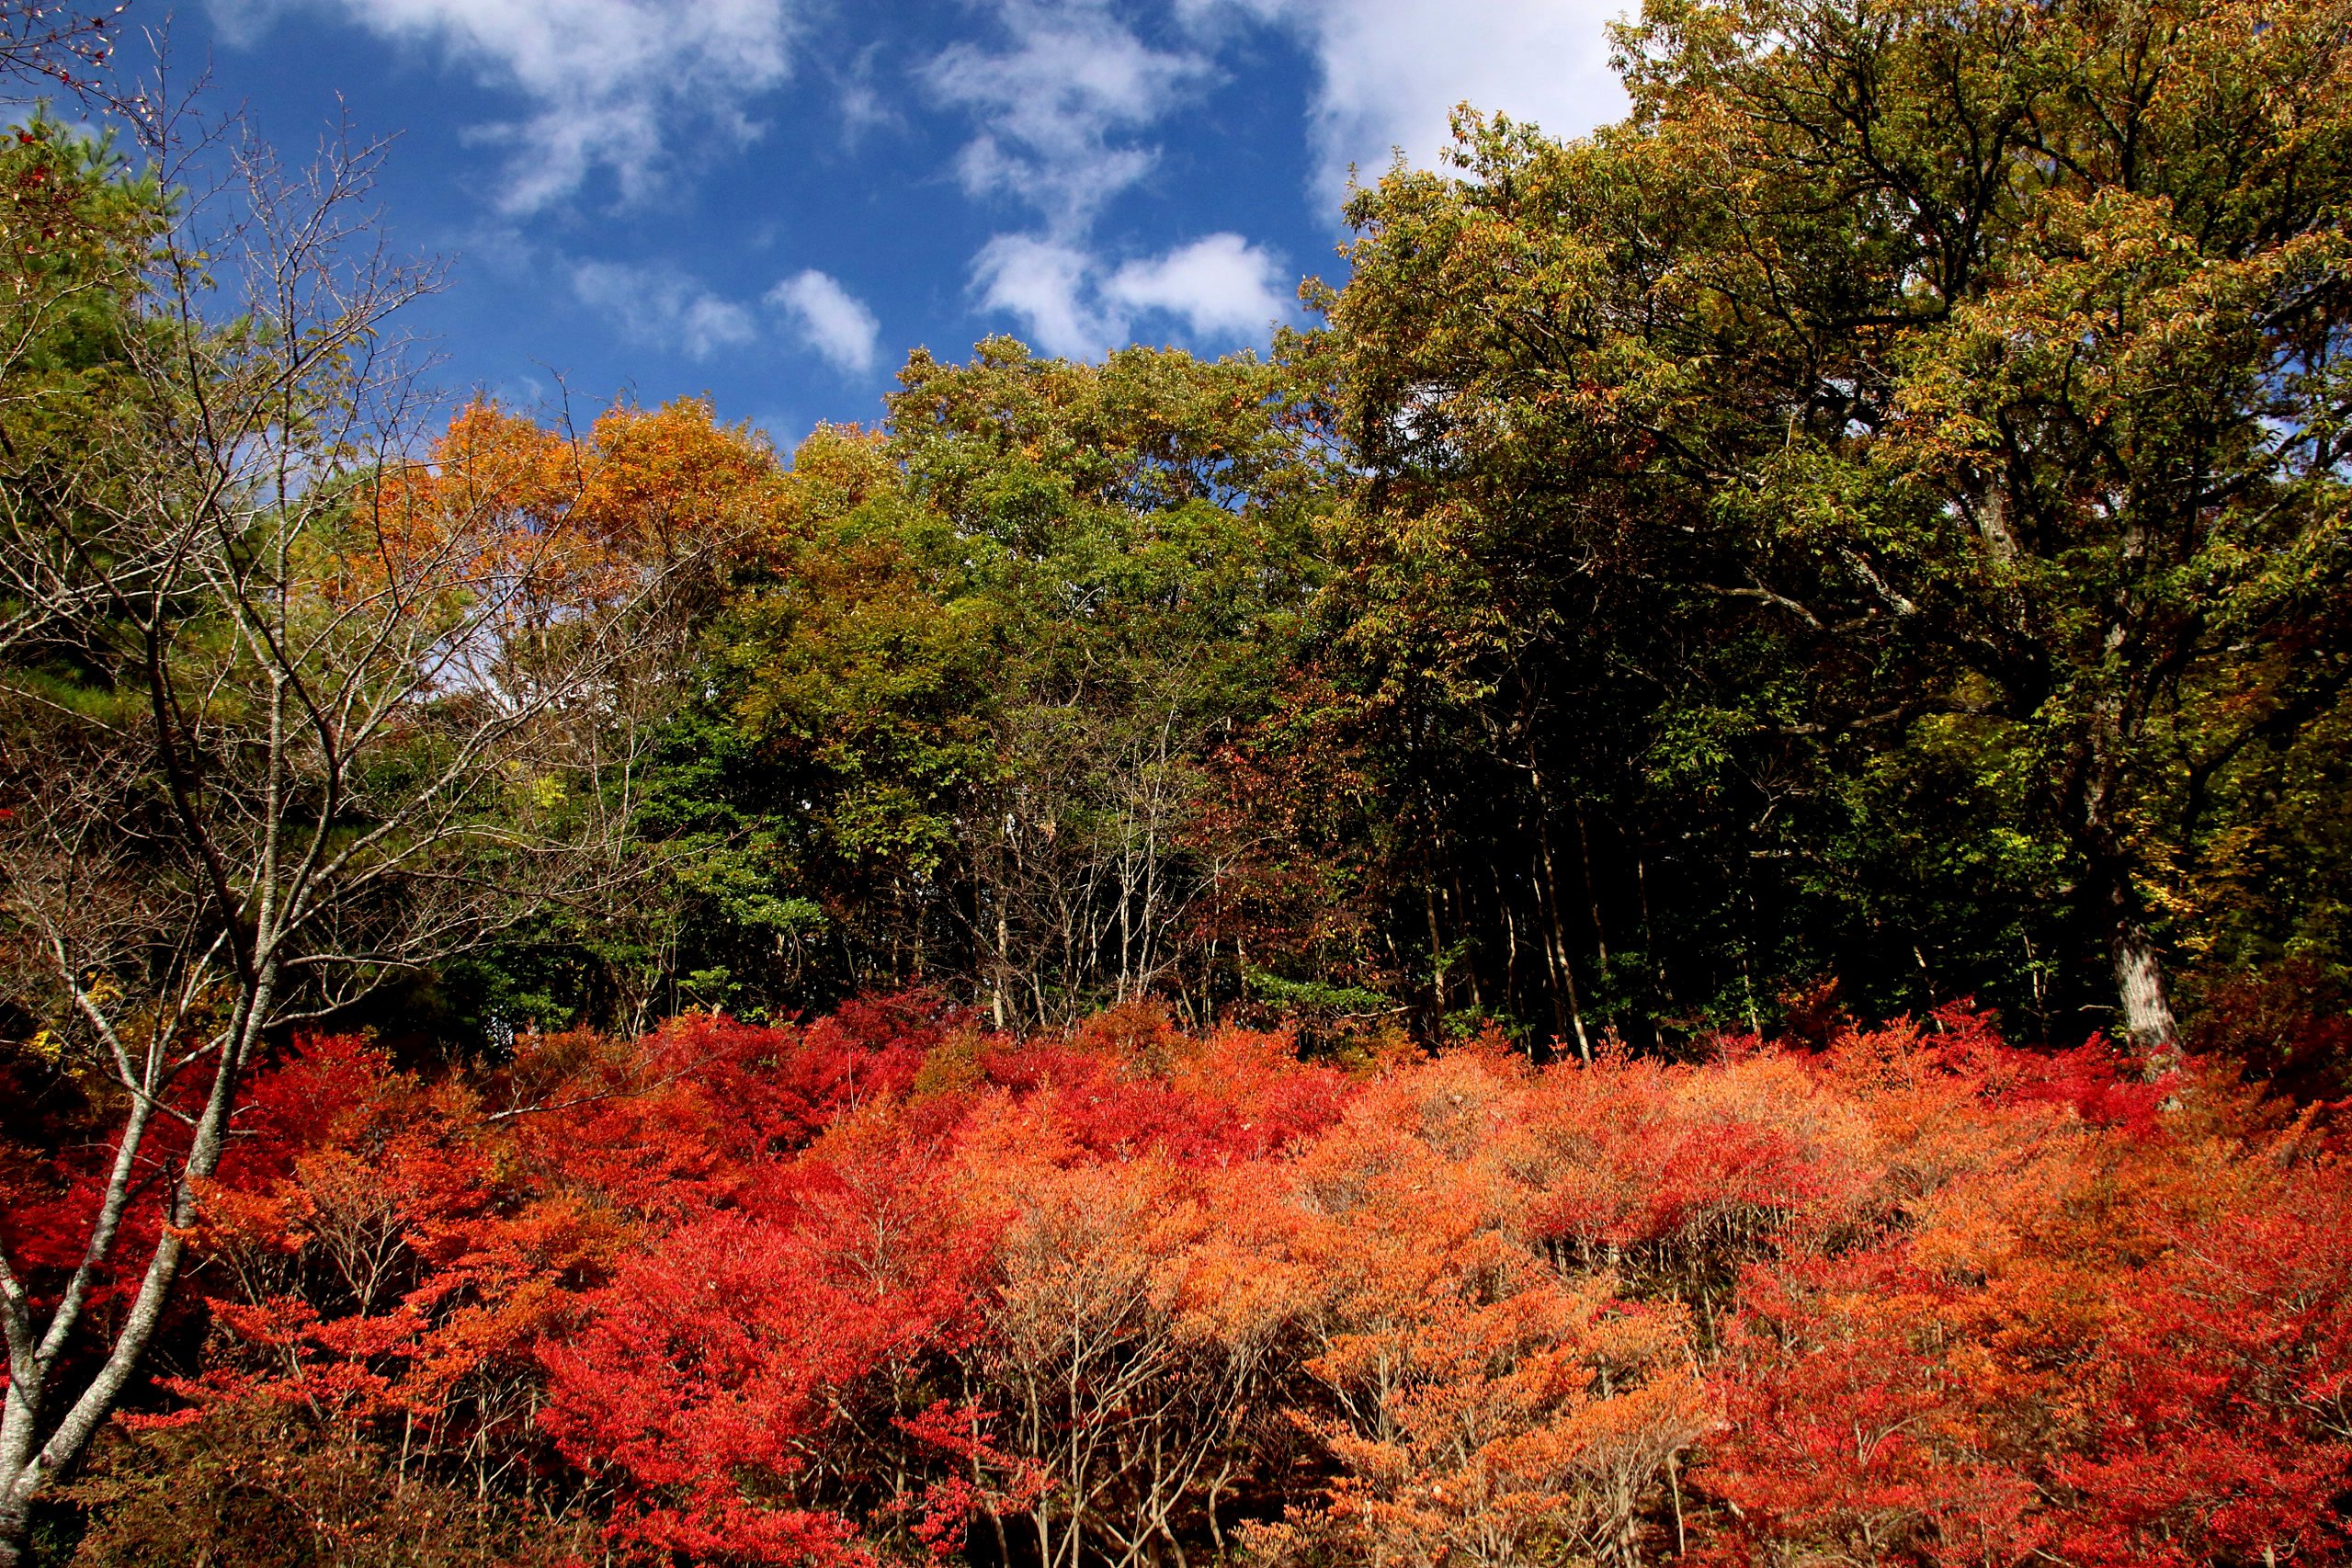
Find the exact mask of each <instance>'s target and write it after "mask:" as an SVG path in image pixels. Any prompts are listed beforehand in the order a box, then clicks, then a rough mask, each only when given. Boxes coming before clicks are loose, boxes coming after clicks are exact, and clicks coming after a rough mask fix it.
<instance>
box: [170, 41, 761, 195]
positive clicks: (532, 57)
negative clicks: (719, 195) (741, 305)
mask: <svg viewBox="0 0 2352 1568" xmlns="http://www.w3.org/2000/svg"><path fill="white" fill-rule="evenodd" d="M298 7H299V8H301V9H307V10H314V11H324V12H327V13H330V14H333V15H336V16H340V17H344V18H345V19H346V20H348V21H350V22H352V23H354V24H356V25H357V26H358V27H361V28H365V29H366V30H367V31H368V32H369V33H371V34H373V35H375V36H376V37H377V38H379V39H381V40H385V41H387V42H392V43H406V44H414V45H419V46H423V47H427V48H433V49H437V50H439V51H442V52H444V53H445V54H446V55H447V56H448V57H449V60H450V61H451V62H453V63H456V64H458V65H460V66H461V67H463V68H465V69H467V70H470V71H472V73H473V74H474V75H475V76H477V77H478V78H479V79H480V80H481V81H482V83H483V85H485V86H488V87H491V88H493V89H495V90H499V91H504V92H508V93H512V94H514V95H516V96H517V97H520V98H521V99H522V100H523V101H524V103H525V104H526V105H527V106H528V107H527V108H526V111H525V112H524V114H523V115H522V116H521V117H520V118H518V119H512V120H506V121H501V122H498V123H494V124H490V125H484V126H481V127H478V128H476V130H475V132H474V134H475V135H476V136H477V137H479V138H480V139H481V140H483V142H489V143H492V144H494V145H498V146H503V147H505V148H506V149H508V153H509V156H508V162H507V166H506V179H505V182H504V184H503V186H502V187H501V188H500V191H499V197H498V199H499V205H500V206H501V207H502V208H504V209H505V210H507V211H508V212H510V213H515V214H522V213H528V212H532V211H537V210H540V209H542V208H545V207H547V206H549V205H551V204H552V203H554V202H556V201H559V200H562V199H564V198H566V197H568V196H571V195H573V194H574V192H576V191H577V190H578V189H579V188H580V187H581V185H582V184H583V183H584V182H585V180H586V179H587V178H588V176H590V174H592V173H593V172H595V171H597V170H599V169H602V170H607V171H609V172H610V173H611V175H612V176H613V177H614V179H615V180H616V181H617V182H618V184H619V187H620V192H621V195H622V197H623V199H629V200H636V199H642V197H644V196H645V195H646V194H648V193H649V192H650V191H651V190H652V189H653V187H654V186H655V185H656V184H657V183H658V181H659V180H660V178H661V177H662V175H663V173H664V171H665V169H666V168H667V166H668V165H669V154H670V151H671V147H672V144H673V142H674V140H675V139H676V137H678V136H679V135H680V134H682V133H684V132H687V131H692V132H695V133H698V134H710V133H715V134H718V135H722V136H724V137H727V138H729V139H730V140H734V141H738V142H740V141H743V140H746V139H748V138H749V137H750V136H752V135H753V134H754V133H755V131H756V127H755V126H754V124H753V122H752V121H751V119H750V118H749V117H748V115H747V114H746V112H745V105H746V104H747V103H748V102H749V100H750V99H752V98H753V97H756V96H757V95H758V94H760V93H763V92H766V91H767V90H769V89H770V88H773V87H775V86H777V85H779V84H781V83H782V82H783V81H784V79H785V78H786V76H787V75H788V74H790V66H791V61H790V44H791V42H792V40H793V35H794V33H795V30H796V28H795V17H794V12H793V0H210V8H211V11H212V14H213V17H214V18H215V20H216V22H217V23H218V24H219V25H220V27H221V28H222V31H223V32H224V33H225V34H227V35H228V36H230V37H231V38H233V39H237V40H242V41H248V42H252V41H257V40H259V38H260V36H261V34H262V33H263V32H264V31H266V30H267V28H268V26H269V24H270V23H271V21H272V20H274V19H275V17H278V15H280V14H282V13H284V12H286V11H288V10H291V9H295V8H298Z"/></svg>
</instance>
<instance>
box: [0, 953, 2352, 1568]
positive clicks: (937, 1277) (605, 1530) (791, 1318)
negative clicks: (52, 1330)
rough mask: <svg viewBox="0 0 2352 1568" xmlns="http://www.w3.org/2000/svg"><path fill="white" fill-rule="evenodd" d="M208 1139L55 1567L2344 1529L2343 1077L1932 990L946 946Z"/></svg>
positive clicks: (1982, 1539)
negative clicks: (2159, 1057) (1739, 997)
mask: <svg viewBox="0 0 2352 1568" xmlns="http://www.w3.org/2000/svg"><path fill="white" fill-rule="evenodd" d="M240 1132H241V1136H240V1137H239V1138H238V1139H237V1140H236V1141H235V1142H234V1152H233V1157H232V1158H230V1159H229V1160H228V1161H226V1162H225V1163H224V1165H223V1166H222V1173H221V1176H220V1178H219V1180H218V1182H217V1184H216V1185H215V1187H214V1188H213V1189H212V1190H211V1191H210V1193H209V1194H208V1198H207V1202H206V1206H205V1218H204V1221H203V1228H202V1231H201V1233H200V1235H199V1244H200V1247H201V1250H202V1254H203V1256H204V1258H205V1260H206V1261H205V1263H204V1266H203V1267H202V1269H201V1270H200V1272H199V1275H198V1277H197V1278H196V1279H195V1281H194V1285H195V1288H196V1290H197V1291H198V1292H199V1293H200V1294H201V1296H202V1297H203V1298H204V1300H203V1301H201V1302H199V1301H196V1300H194V1299H193V1298H191V1299H190V1300H189V1301H187V1303H185V1305H184V1307H183V1312H184V1320H183V1322H182V1324H181V1330H180V1333H179V1335H178V1339H177V1343H178V1344H179V1345H180V1346H182V1356H183V1360H182V1364H181V1366H180V1368H179V1369H178V1371H177V1372H176V1374H173V1375H167V1376H165V1377H163V1378H161V1379H160V1380H159V1386H158V1387H157V1389H156V1391H155V1397H154V1399H153V1401H152V1402H151V1403H150V1407H149V1408H148V1410H147V1411H146V1413H144V1414H142V1415H138V1416H135V1417H133V1418H131V1419H130V1420H129V1421H127V1422H126V1423H124V1424H123V1425H124V1429H123V1430H122V1431H120V1432H119V1433H118V1435H117V1436H116V1437H114V1438H113V1439H112V1440H111V1442H110V1445H109V1447H108V1451H107V1453H106V1455H105V1456H104V1458H103V1460H102V1462H101V1463H99V1464H98V1465H97V1467H96V1468H95V1469H94V1470H93V1471H91V1472H90V1474H89V1475H88V1476H87V1477H85V1480H84V1481H83V1482H82V1483H81V1484H80V1486H79V1488H78V1491H77V1494H76V1495H77V1500H78V1501H77V1506H79V1507H80V1508H81V1509H82V1511H83V1515H84V1517H83V1520H82V1523H81V1526H80V1528H82V1530H83V1532H84V1533H83V1535H82V1540H81V1547H80V1551H81V1553H82V1556H81V1559H80V1560H81V1561H84V1562H105V1563H114V1562H220V1561H232V1560H236V1561H245V1560H251V1561H263V1560H265V1559H263V1558H259V1557H252V1556H251V1555H250V1553H251V1552H252V1551H257V1550H260V1548H259V1547H257V1546H255V1545H254V1544H253V1543H255V1542H267V1547H268V1551H269V1553H270V1555H268V1556H267V1559H266V1560H267V1561H269V1562H280V1561H282V1562H322V1563H324V1562H434V1563H439V1562H450V1563H458V1562H484V1563H487V1562H564V1561H589V1560H609V1561H614V1562H648V1563H651V1562H661V1563H714V1564H719V1563H723V1564H745V1565H748V1564H797V1563H812V1564H841V1565H848V1564H863V1563H869V1562H883V1561H900V1562H903V1561H910V1560H921V1559H924V1558H926V1557H933V1556H937V1557H941V1558H949V1557H963V1558H968V1559H970V1560H973V1561H978V1562H1005V1563H1022V1564H1029V1563H1035V1564H1039V1565H1040V1568H1080V1565H1081V1564H1121V1565H1125V1564H1138V1563H1145V1562H1149V1563H1153V1564H1177V1563H1185V1562H1199V1561H1203V1560H1206V1559H1209V1558H1211V1557H1215V1558H1218V1559H1221V1560H1224V1559H1245V1560H1248V1561H1251V1562H1257V1563H1260V1564H1265V1565H1267V1568H1273V1565H1277V1564H1279V1565H1283V1568H1290V1565H1300V1568H1304V1565H1309V1564H1324V1563H1329V1564H1340V1563H1381V1564H1394V1565H1400V1568H1402V1565H1426V1568H1435V1565H1437V1564H1439V1563H1448V1564H1480V1565H1491V1568H1504V1565H1506V1564H1517V1563H1523V1562H1599V1563H1619V1564H1631V1563H1635V1562H1644V1561H1659V1560H1665V1559H1669V1558H1675V1557H1682V1558H1687V1559H1688V1560H1690V1561H1694V1562H1721V1563H1733V1562H1890V1563H1892V1562H1917V1563H1948V1562H1963V1561H1964V1562H1971V1563H2012V1562H2014V1563H2020V1564H2022V1563H2026V1562H2067V1563H2078V1564H2094V1563H2124V1562H2183V1563H2187V1562H2222V1563H2236V1562H2246V1563H2252V1562H2326V1561H2331V1560H2341V1559H2342V1558H2343V1557H2344V1555H2345V1553H2346V1547H2347V1535H2346V1517H2345V1515H2344V1512H2343V1508H2342V1500H2343V1498H2344V1497H2345V1495H2346V1489H2347V1486H2352V1447H2347V1437H2352V1400H2347V1397H2346V1395H2347V1377H2352V1373H2347V1369H2352V1301H2347V1299H2346V1287H2347V1284H2352V1201H2348V1200H2347V1191H2346V1183H2345V1180H2344V1175H2343V1167H2342V1165H2341V1163H2340V1156H2341V1140H2340V1135H2339V1134H2338V1133H2336V1132H2335V1131H2332V1130H2331V1124H2330V1123H2329V1122H2328V1121H2327V1120H2326V1119H2325V1117H2324V1110H2317V1109H2315V1110H2311V1111H2306V1112H2302V1113H2300V1114H2296V1113H2291V1112H2290V1111H2287V1110H2284V1109H2281V1108H2278V1107H2276V1106H2275V1105H2273V1104H2269V1103H2266V1102H2263V1101H2261V1100H2258V1099H2257V1098H2255V1096H2252V1095H2250V1094H2249V1093H2248V1092H2246V1091H2244V1089H2242V1088H2239V1087H2237V1086H2235V1085H2233V1082H2232V1081H2231V1079H2230V1078H2229V1076H2228V1075H2227V1074H2220V1073H2214V1072H2210V1071H2207V1070H2205V1069H2203V1068H2201V1067H2199V1065H2197V1064H2196V1063H2194V1062H2192V1063H2191V1064H2190V1066H2189V1067H2188V1068H2187V1070H2185V1072H2184V1073H2183V1074H2180V1075H2178V1076H2176V1077H2173V1078H2170V1079H2167V1080H2165V1081H2163V1082H2159V1083H2153V1084H2152V1083H2145V1082H2142V1081H2141V1079H2140V1078H2139V1076H2138V1075H2137V1074H2136V1073H2134V1072H2131V1071H2129V1070H2127V1068H2126V1065H2125V1064H2124V1063H2122V1062H2120V1061H2119V1059H2118V1058H2116V1057H2113V1056H2111V1055H2109V1054H2108V1052H2106V1051H2104V1050H2103V1049H2100V1048H2096V1047H2094V1048H2090V1049H2085V1050H2083V1051H2076V1052H2074V1053H2072V1054H2070V1055H2061V1056H2055V1057H2052V1056H2048V1055H2029V1054H2026V1053H2022V1052H2018V1051H2013V1050H2010V1049H2008V1048H2006V1047H2005V1046H2004V1045H2003V1044H2002V1043H2001V1042H2000V1041H1999V1040H1997V1039H1996V1038H1995V1037H1994V1034H1993V1033H1992V1031H1991V1030H1990V1028H1989V1027H1988V1025H1987V1023H1986V1021H1985V1020H1984V1019H1983V1018H1982V1017H1977V1016H1974V1015H1971V1014H1970V1013H1968V1012H1965V1011H1962V1010H1957V1009H1955V1010H1951V1011H1948V1012H1946V1013H1944V1014H1942V1015H1940V1016H1938V1017H1935V1018H1933V1019H1930V1020H1928V1021H1926V1023H1924V1024H1911V1023H1905V1024H1899V1025H1896V1026H1893V1027H1891V1028H1884V1029H1879V1030H1873V1031H1860V1032H1858V1031H1853V1030H1847V1031H1846V1032H1844V1033H1842V1034H1840V1035H1838V1036H1837V1037H1835V1039H1834V1040H1832V1041H1831V1042H1830V1043H1829V1045H1828V1046H1827V1047H1826V1049H1823V1050H1820V1051H1799V1050H1790V1049H1782V1048H1778V1047H1774V1046H1767V1045H1765V1044H1762V1043H1760V1042H1757V1041H1755V1040H1732V1041H1725V1042H1722V1044H1721V1048H1720V1050H1719V1051H1718V1052H1717V1054H1716V1055H1715V1056H1714V1058H1713V1059H1712V1060H1710V1061H1707V1062H1702V1063H1696V1064H1668V1063H1663V1062H1654V1061H1648V1060H1642V1059H1636V1058H1633V1057H1630V1056H1629V1055H1627V1054H1625V1053H1623V1052H1621V1051H1604V1052H1603V1053H1601V1054H1600V1055H1599V1057H1598V1058H1597V1059H1596V1061H1595V1062H1593V1063H1592V1064H1591V1065H1589V1066H1584V1065H1579V1064H1576V1063H1574V1062H1568V1063H1563V1064H1561V1065H1556V1066H1551V1067H1545V1068H1538V1067H1534V1066H1531V1065H1530V1064H1529V1063H1528V1061H1527V1060H1526V1059H1525V1058H1524V1057H1523V1056H1518V1055H1515V1054H1513V1053H1511V1052H1510V1051H1508V1050H1507V1049H1506V1047H1505V1046H1504V1045H1503V1043H1502V1042H1501V1041H1500V1040H1484V1041H1480V1042H1476V1043H1474V1044H1472V1045H1471V1046H1469V1047H1467V1048H1464V1049H1460V1050H1457V1051H1452V1052H1449V1053H1448V1054H1445V1055H1441V1056H1436V1057H1431V1056H1426V1055H1423V1054H1420V1053H1417V1052H1411V1051H1399V1052H1398V1053H1397V1054H1394V1055H1392V1056H1391V1057H1389V1058H1387V1059H1383V1060H1380V1061H1377V1062H1369V1063H1367V1064H1363V1065H1361V1066H1358V1067H1357V1068H1354V1069H1352V1070H1348V1071H1342V1070H1340V1069H1338V1068H1335V1067H1334V1066H1331V1065H1324V1064H1316V1063H1312V1062H1301V1061H1299V1060H1298V1059H1297V1057H1296V1055H1295V1053H1294V1052H1293V1051H1292V1050H1291V1049H1290V1042H1289V1041H1288V1040H1287V1039H1285V1038H1284V1037H1281V1036H1278V1035H1264V1034H1250V1033H1240V1032H1227V1033H1221V1034H1217V1035H1214V1036H1211V1037H1209V1038H1196V1037H1193V1036H1188V1035H1186V1034H1182V1033H1178V1032H1176V1031H1175V1030H1174V1029H1172V1028H1170V1027H1169V1026H1168V1025H1167V1024H1166V1023H1165V1021H1164V1020H1163V1019H1162V1018H1160V1017H1158V1016H1156V1015H1155V1014H1153V1013H1151V1012H1148V1011H1145V1010H1142V1009H1129V1010H1124V1011H1119V1012H1113V1013H1110V1014H1106V1015H1103V1016H1101V1017H1097V1018H1096V1019H1095V1020H1094V1021H1092V1022H1091V1023H1089V1024H1087V1025H1086V1026H1085V1027H1084V1028H1080V1029H1079V1030H1077V1031H1076V1032H1075V1033H1074V1034H1072V1035H1069V1036H1067V1037H1063V1038H1056V1039H1050V1040H1029V1041H1017V1040H1011V1039H1007V1038H1004V1037H1000V1036H996V1035H993V1034H989V1033H985V1032H983V1031H981V1030H980V1029H978V1028H975V1027H974V1026H973V1024H972V1022H971V1020H970V1019H969V1018H968V1017H964V1016H962V1015H960V1014H957V1013H955V1012H953V1011H951V1010H949V1009H946V1008H944V1007H942V1006H938V1005H937V1004H934V1003H932V1002H929V1001H927V1000H926V999H923V998H919V997H918V998H898V999H886V1000H879V1001H867V1002H861V1003H858V1004H855V1005H853V1006H848V1007H846V1008H845V1009H843V1010H842V1011H841V1012H840V1013H838V1014H836V1015H835V1016H833V1017H827V1018H824V1019H823V1020H820V1021H818V1022H816V1023H813V1024H810V1025H808V1026H805V1027H795V1028H752V1027H748V1026H744V1025H742V1024H738V1023H734V1022H732V1021H729V1020H727V1019H725V1018H722V1017H708V1016H689V1017H685V1018H682V1019H678V1020H675V1021H673V1022H672V1023H670V1024H669V1025H667V1026H666V1027H665V1028H663V1029H662V1030H660V1031H659V1032H657V1033H655V1034H653V1035H651V1036H648V1037H646V1038H645V1039H643V1040H638V1041H633V1042H632V1041H620V1040H611V1039H607V1038H603V1037H598V1036H593V1035H585V1034H574V1035H560V1036H544V1037H537V1038H526V1039H525V1040H522V1041H520V1042H519V1043H518V1046H517V1054H516V1057H515V1059H514V1061H513V1062H511V1063H510V1064H508V1065H506V1066H504V1067H502V1068H499V1069H498V1070H496V1071H494V1072H487V1073H480V1074H471V1075H441V1076H436V1077H424V1076H418V1075H416V1074H408V1073H403V1072H400V1071H397V1070H395V1068H394V1066H393V1064H392V1062H389V1061H388V1060H387V1058H386V1057H385V1055H384V1054H383V1053H382V1052H381V1051H379V1050H378V1049H377V1048H376V1047H375V1046H374V1045H372V1044H371V1043H370V1042H369V1041H368V1040H364V1039H360V1038H356V1037H334V1038H323V1039H314V1040H308V1041H306V1042H304V1043H303V1044H302V1046H301V1049H300V1050H299V1051H295V1052H293V1053H292V1054H290V1056H289V1057H288V1058H287V1059H285V1060H284V1061H283V1062H281V1063H280V1064H279V1065H278V1066H276V1067H275V1068H273V1069H272V1070H270V1071H269V1072H268V1073H267V1074H265V1075H264V1076H263V1078H262V1079H261V1081H260V1083H259V1085H258V1087H257V1096H256V1104H255V1106H254V1108H253V1109H252V1111H251V1112H250V1113H249V1114H248V1115H246V1116H244V1118H242V1119H241V1120H240ZM59 1159H60V1161H62V1162H64V1163H65V1164H62V1165H56V1166H52V1167H51V1168H49V1169H46V1170H41V1171H33V1170H30V1169H28V1170H25V1171H22V1172H19V1173H18V1175H19V1180H20V1181H21V1182H25V1183H29V1184H32V1185H35V1186H38V1185H39V1184H40V1183H42V1182H47V1183H50V1184H51V1185H52V1186H54V1185H56V1184H62V1183H70V1182H71V1181H72V1180H74V1172H73V1171H71V1170H70V1169H67V1168H65V1165H70V1158H69V1157H68V1156H65V1155H60V1156H59ZM73 1211H74V1210H71V1209H67V1210H60V1212H73ZM46 1212H48V1211H47V1210H40V1209H39V1208H27V1209H23V1210H17V1213H19V1214H21V1215H23V1216H26V1217H29V1218H31V1219H33V1220H35V1221H40V1217H41V1216H42V1215H44V1214H45V1213H46ZM19 1222H20V1221H18V1220H17V1219H16V1218H14V1217H12V1218H11V1220H10V1221H9V1223H10V1225H11V1226H12V1228H13V1227H14V1226H16V1225H17V1224H18V1223H19ZM23 1239H24V1238H18V1237H14V1236H12V1237H11V1240H12V1242H19V1241H21V1240H23ZM71 1239H72V1238H70V1237H60V1238H55V1240H57V1241H58V1242H60V1243H64V1242H70V1241H71ZM52 1250H62V1248H53V1249H52ZM142 1531H144V1532H147V1533H146V1534H145V1535H144V1536H142ZM240 1542H243V1543H245V1544H244V1545H240V1544H239V1543H240ZM208 1552H209V1553H210V1555H208ZM607 1553H609V1554H610V1556H609V1558H608V1559H607V1558H606V1554H607Z"/></svg>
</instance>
